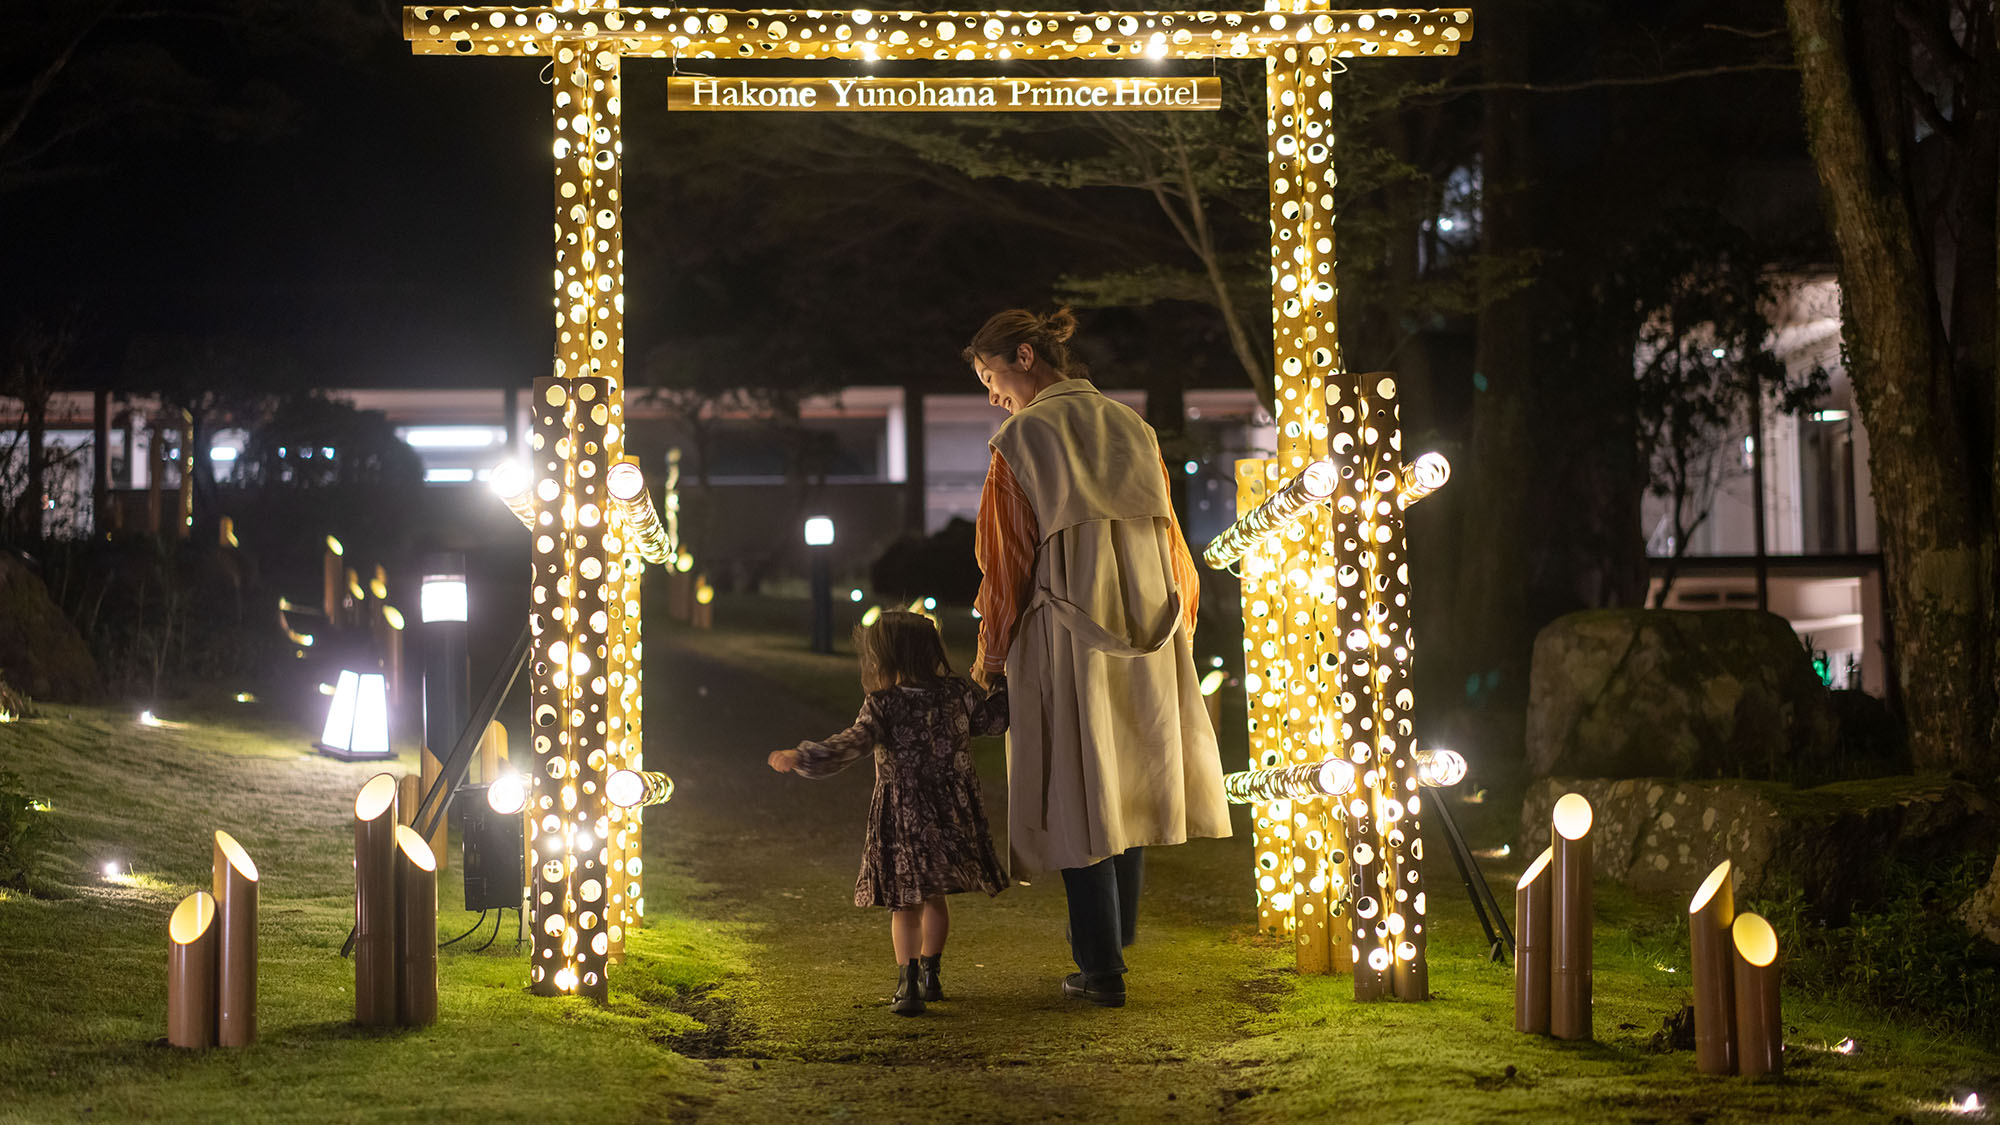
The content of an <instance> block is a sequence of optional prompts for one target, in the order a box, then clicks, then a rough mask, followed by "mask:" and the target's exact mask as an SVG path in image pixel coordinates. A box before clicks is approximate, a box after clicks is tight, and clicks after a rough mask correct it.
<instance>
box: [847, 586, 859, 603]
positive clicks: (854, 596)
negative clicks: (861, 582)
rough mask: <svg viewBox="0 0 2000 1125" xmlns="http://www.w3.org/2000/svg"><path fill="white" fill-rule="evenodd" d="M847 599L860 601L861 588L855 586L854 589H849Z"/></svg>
mask: <svg viewBox="0 0 2000 1125" xmlns="http://www.w3.org/2000/svg"><path fill="white" fill-rule="evenodd" d="M847 600H848V601H850V602H858V601H860V600H861V590H860V588H859V587H856V588H855V589H852V590H849V591H848V592H847Z"/></svg>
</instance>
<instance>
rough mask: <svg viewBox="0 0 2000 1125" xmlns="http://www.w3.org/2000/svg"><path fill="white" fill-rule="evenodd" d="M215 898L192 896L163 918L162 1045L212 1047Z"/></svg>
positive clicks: (207, 895) (203, 892)
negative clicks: (164, 993)
mask: <svg viewBox="0 0 2000 1125" xmlns="http://www.w3.org/2000/svg"><path fill="white" fill-rule="evenodd" d="M215 929H216V927H215V896H213V895H211V894H209V893H208V892H207V891H196V892H195V893H193V894H191V895H189V896H187V897H186V898H184V899H182V900H181V904H180V905H179V906H176V907H175V908H174V912H173V915H172V916H171V917H169V918H168V919H167V1042H169V1043H171V1044H173V1045H174V1046H176V1047H197V1048H199V1047H213V1046H215V945H216V934H215Z"/></svg>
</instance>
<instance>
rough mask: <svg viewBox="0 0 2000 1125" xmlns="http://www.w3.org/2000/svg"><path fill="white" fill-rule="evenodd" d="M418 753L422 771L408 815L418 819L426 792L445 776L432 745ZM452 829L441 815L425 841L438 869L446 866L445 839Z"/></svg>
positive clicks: (442, 764)
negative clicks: (432, 750)
mask: <svg viewBox="0 0 2000 1125" xmlns="http://www.w3.org/2000/svg"><path fill="white" fill-rule="evenodd" d="M418 753H419V756H420V758H421V760H422V765H421V767H420V768H421V771H422V772H420V773H419V774H418V775H417V793H416V796H415V797H414V798H413V799H412V800H411V801H410V811H409V814H408V815H409V817H410V819H412V820H415V819H416V815H417V809H418V808H419V807H420V806H421V805H422V803H423V799H424V794H426V793H428V792H430V791H431V788H432V787H433V786H435V785H436V784H437V781H438V778H440V777H443V776H444V763H443V762H440V761H438V759H437V755H435V754H433V753H431V750H430V747H428V746H426V747H424V748H423V749H422V750H420V751H419V752H418ZM450 831H451V829H450V826H449V824H448V823H447V820H446V818H445V817H442V816H440V817H438V818H437V828H436V829H434V830H432V832H431V838H430V839H429V840H427V841H425V842H426V843H428V844H429V845H430V850H431V855H432V857H433V858H434V859H435V860H436V862H437V867H438V870H440V871H442V870H444V867H445V862H444V852H445V841H446V839H447V837H448V834H449V833H450Z"/></svg>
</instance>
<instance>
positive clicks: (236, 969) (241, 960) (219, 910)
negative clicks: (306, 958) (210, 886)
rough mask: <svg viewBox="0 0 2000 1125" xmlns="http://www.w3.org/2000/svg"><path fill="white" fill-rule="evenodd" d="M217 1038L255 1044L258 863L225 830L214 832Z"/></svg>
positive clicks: (241, 1044) (229, 1044)
mask: <svg viewBox="0 0 2000 1125" xmlns="http://www.w3.org/2000/svg"><path fill="white" fill-rule="evenodd" d="M214 880H215V913H216V923H215V930H216V987H215V1017H216V1032H215V1040H216V1042H217V1043H218V1044H220V1045H222V1046H224V1047H248V1046H249V1045H250V1044H251V1043H254V1042H256V1040H257V865H256V864H255V863H253V862H251V860H250V853H248V852H246V851H244V850H243V845H241V844H239V843H237V842H236V838H235V837H233V836H231V835H230V834H229V833H227V832H220V831H218V832H217V833H216V834H215V872H214Z"/></svg>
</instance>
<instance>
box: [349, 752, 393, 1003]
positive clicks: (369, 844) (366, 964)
mask: <svg viewBox="0 0 2000 1125" xmlns="http://www.w3.org/2000/svg"><path fill="white" fill-rule="evenodd" d="M396 788H397V782H396V779H395V777H394V776H392V775H390V774H386V773H378V774H376V775H375V776H374V777H371V778H369V779H368V781H367V782H366V783H365V784H363V785H362V786H361V792H360V794H359V795H357V796H356V797H355V798H354V1021H355V1022H356V1023H359V1024H361V1025H363V1026H364V1027H388V1026H390V1025H392V1024H394V1023H395V1022H396V827H397V825H396Z"/></svg>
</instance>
